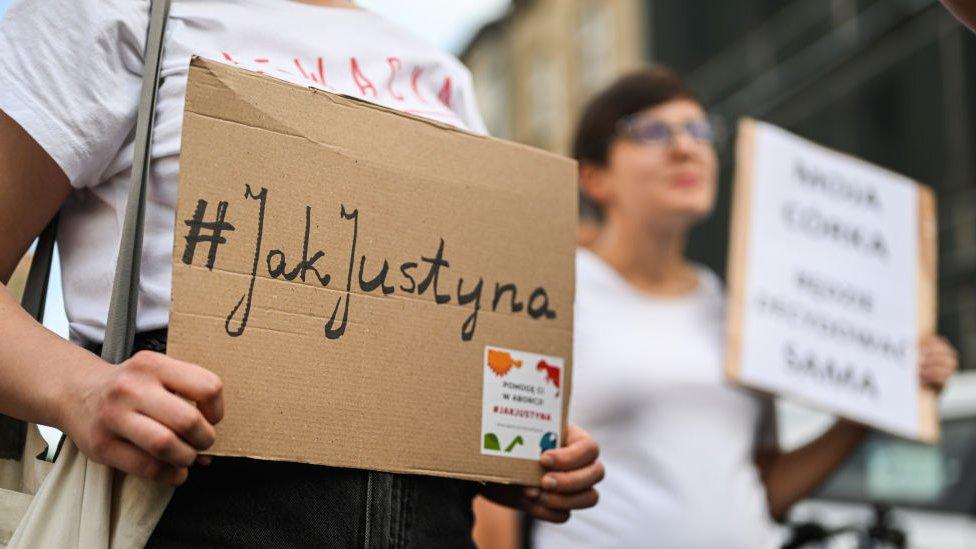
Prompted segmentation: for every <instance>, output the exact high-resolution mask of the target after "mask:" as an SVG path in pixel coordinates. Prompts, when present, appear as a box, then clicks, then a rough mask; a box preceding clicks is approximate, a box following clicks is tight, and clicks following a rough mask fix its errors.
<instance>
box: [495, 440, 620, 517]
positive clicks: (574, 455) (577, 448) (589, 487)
mask: <svg viewBox="0 0 976 549" xmlns="http://www.w3.org/2000/svg"><path fill="white" fill-rule="evenodd" d="M599 457H600V447H599V446H598V445H597V443H596V440H594V438H593V437H592V436H591V435H590V434H589V433H587V432H586V431H584V430H583V429H580V428H579V427H577V426H576V425H574V424H572V423H569V424H568V425H567V426H566V445H565V446H563V447H561V448H556V449H554V450H546V451H545V452H544V453H543V454H542V457H540V458H539V463H540V464H541V465H542V467H543V469H545V470H546V472H545V474H544V475H543V477H542V483H541V484H542V488H541V489H540V488H535V487H525V486H516V485H509V484H494V483H489V484H486V485H485V487H484V488H483V489H482V491H481V494H482V495H483V496H485V497H486V498H488V499H490V500H491V501H493V502H495V503H498V504H500V505H504V506H505V507H510V508H512V509H518V510H520V511H524V512H526V513H528V514H530V515H532V516H533V517H535V518H537V519H539V520H544V521H547V522H566V521H567V520H569V514H570V513H571V512H572V511H575V510H578V509H586V508H589V507H593V506H594V505H596V503H597V501H598V500H599V494H597V491H596V489H595V488H594V486H596V484H597V483H599V482H600V481H601V480H603V475H604V470H603V464H602V463H600V461H598V459H597V458H599Z"/></svg>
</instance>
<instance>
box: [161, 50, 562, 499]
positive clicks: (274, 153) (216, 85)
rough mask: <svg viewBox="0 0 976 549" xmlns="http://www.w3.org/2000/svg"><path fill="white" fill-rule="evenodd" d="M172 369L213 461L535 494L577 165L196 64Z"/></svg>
mask: <svg viewBox="0 0 976 549" xmlns="http://www.w3.org/2000/svg"><path fill="white" fill-rule="evenodd" d="M187 90H188V91H187V102H186V114H185V121H184V127H183V149H182V160H181V174H180V175H181V179H180V189H179V202H178V209H177V219H176V233H175V242H174V252H173V306H172V309H171V311H172V312H171V319H170V341H169V353H170V354H171V355H173V356H175V357H177V358H180V359H183V360H187V361H191V362H194V363H198V364H200V365H202V366H205V367H207V368H210V369H212V370H213V371H215V372H217V373H218V374H219V375H220V376H221V377H222V379H223V380H224V383H225V393H226V399H227V414H226V418H225V419H224V421H223V422H222V423H221V424H220V425H219V427H218V433H219V436H218V442H217V444H216V446H215V447H214V448H213V453H215V454H217V455H233V456H250V457H256V458H262V459H274V460H289V461H301V462H308V463H318V464H325V465H333V466H343V467H356V468H367V469H376V470H385V471H395V472H410V473H423V474H433V475H444V476H452V477H459V478H472V479H480V480H494V481H500V482H519V483H523V484H534V485H537V484H538V482H539V476H540V471H541V469H540V468H539V465H538V462H537V459H538V457H539V455H540V453H541V451H543V450H545V449H547V448H551V447H554V446H556V445H560V444H561V443H562V437H563V428H564V424H565V421H564V420H565V411H566V406H567V405H568V399H569V393H570V368H571V362H572V357H571V352H572V321H573V290H574V284H573V280H574V279H573V267H574V262H573V257H574V240H573V235H574V226H575V222H576V203H575V201H576V166H575V163H574V162H572V161H570V160H567V159H564V158H561V157H558V156H556V155H552V154H548V153H544V152H541V151H537V150H534V149H530V148H528V147H524V146H520V145H515V144H511V143H506V142H503V141H500V140H495V139H491V138H487V137H482V136H476V135H473V134H469V133H466V132H463V131H460V130H456V129H453V128H450V127H448V126H445V125H442V124H438V123H434V122H430V121H426V120H421V119H419V118H413V117H410V116H407V115H403V114H401V113H397V112H394V111H391V110H388V109H384V108H382V107H378V106H375V105H371V104H367V103H364V102H361V101H357V100H354V99H350V98H347V97H343V96H338V95H333V94H328V93H326V92H322V91H319V90H313V89H306V88H302V87H299V86H294V85H291V84H287V83H284V82H281V81H278V80H275V79H273V78H269V77H265V76H260V75H257V74H254V73H250V72H247V71H242V70H239V69H235V68H232V67H228V66H225V65H221V64H219V63H214V62H210V61H206V60H203V59H194V60H193V62H192V66H191V70H190V79H189V84H188V87H187Z"/></svg>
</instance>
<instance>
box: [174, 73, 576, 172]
mask: <svg viewBox="0 0 976 549" xmlns="http://www.w3.org/2000/svg"><path fill="white" fill-rule="evenodd" d="M194 68H197V69H201V70H205V71H207V72H209V73H210V74H211V75H212V76H213V77H214V78H216V79H217V80H220V81H221V83H223V84H224V85H226V83H225V82H224V81H223V80H222V78H221V73H225V74H226V73H238V74H240V75H244V76H247V77H250V78H261V79H266V80H269V81H271V82H273V83H274V84H276V85H279V86H284V87H293V88H297V89H300V90H304V91H306V92H309V93H312V94H314V95H321V96H324V97H325V98H326V99H328V100H330V101H333V102H335V103H337V104H340V105H356V106H362V107H366V108H369V109H373V110H376V111H380V112H383V113H386V114H390V115H393V116H398V117H400V118H406V119H409V120H414V121H416V122H420V123H422V124H426V125H428V126H433V127H435V128H437V129H440V130H446V131H449V132H453V133H457V134H461V135H464V136H466V137H470V138H473V139H481V140H485V141H498V142H501V143H505V144H506V145H512V146H517V147H519V148H522V149H526V150H531V151H534V152H536V153H540V154H542V155H544V156H546V157H549V158H551V159H553V160H556V161H558V162H562V163H566V164H568V165H571V166H573V168H574V169H577V168H576V166H577V161H576V160H575V159H572V158H568V157H566V156H565V155H561V154H557V153H554V152H552V151H547V150H545V149H540V148H538V147H533V146H531V145H526V144H524V143H518V142H515V141H509V140H506V139H500V138H497V137H493V136H491V135H489V134H480V133H475V132H473V131H470V130H466V129H464V128H460V127H458V126H453V125H451V124H447V123H445V122H440V121H437V120H433V119H430V118H424V117H423V116H418V115H415V114H410V113H405V112H402V111H398V110H396V109H392V108H390V107H386V106H384V105H380V104H378V103H372V102H370V101H367V100H365V99H362V98H359V97H354V96H351V95H346V94H342V93H334V92H330V91H326V90H323V89H319V88H315V87H311V86H300V85H298V84H295V83H292V82H289V81H287V80H283V79H281V78H278V77H276V76H274V75H271V74H258V73H257V72H254V71H251V70H248V69H244V68H241V67H232V66H230V65H228V64H226V63H222V62H220V61H217V60H214V59H209V58H207V57H202V56H199V55H193V56H191V58H190V69H191V70H192V69H194ZM230 89H232V88H230ZM234 91H235V92H236V90H234Z"/></svg>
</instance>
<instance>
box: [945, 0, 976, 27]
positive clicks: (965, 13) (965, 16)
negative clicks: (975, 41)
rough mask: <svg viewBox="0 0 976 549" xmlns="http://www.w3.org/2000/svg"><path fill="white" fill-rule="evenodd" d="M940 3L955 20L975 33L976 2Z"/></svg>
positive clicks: (962, 0) (957, 0) (967, 0)
mask: <svg viewBox="0 0 976 549" xmlns="http://www.w3.org/2000/svg"><path fill="white" fill-rule="evenodd" d="M942 3H943V4H944V5H945V7H946V8H948V9H949V11H951V12H952V14H953V15H955V16H956V19H958V20H960V21H962V23H964V24H965V25H966V26H967V27H969V28H970V29H971V30H973V31H976V0H942Z"/></svg>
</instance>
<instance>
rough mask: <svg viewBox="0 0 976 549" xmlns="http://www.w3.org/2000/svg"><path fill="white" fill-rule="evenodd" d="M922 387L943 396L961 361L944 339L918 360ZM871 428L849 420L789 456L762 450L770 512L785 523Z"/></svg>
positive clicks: (925, 347)
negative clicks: (793, 511)
mask: <svg viewBox="0 0 976 549" xmlns="http://www.w3.org/2000/svg"><path fill="white" fill-rule="evenodd" d="M919 362H920V368H919V378H920V381H921V383H922V385H923V386H926V387H929V388H931V389H933V390H935V391H937V392H941V391H942V388H943V387H944V386H945V383H946V382H947V381H948V380H949V378H950V377H952V375H953V374H954V373H955V371H956V369H957V368H958V364H959V360H958V357H957V355H956V350H955V349H954V348H953V347H952V345H950V344H949V343H948V342H947V341H946V340H945V339H943V338H941V337H932V338H929V339H927V340H925V341H924V343H923V344H922V349H921V353H920V356H919ZM868 432H869V430H868V428H867V427H865V426H863V425H860V424H857V423H854V422H851V421H847V420H843V419H842V420H839V421H837V422H836V423H835V424H834V425H833V426H832V427H831V428H830V429H828V430H827V432H825V433H824V434H823V435H821V436H820V437H818V438H817V439H815V440H813V441H812V442H810V443H808V444H806V445H804V446H801V447H800V448H797V449H796V450H793V451H790V452H781V451H779V450H778V449H777V448H775V447H767V449H765V450H763V449H760V450H759V451H757V453H756V465H757V466H758V467H759V472H760V475H761V477H762V480H763V484H764V485H765V487H766V497H767V500H768V502H769V512H770V514H771V515H772V516H773V518H775V519H777V520H782V519H783V518H785V516H786V513H787V511H789V509H790V507H791V506H792V505H793V504H794V503H796V502H798V501H800V500H801V499H803V498H805V497H807V496H808V495H810V493H811V492H813V491H814V490H815V489H816V488H817V487H818V486H820V484H821V483H823V482H824V481H825V480H826V479H827V477H828V476H830V474H831V473H832V472H834V470H835V469H837V467H839V466H840V465H841V463H843V461H844V460H845V459H846V458H847V457H848V456H849V455H850V454H851V453H852V452H853V451H854V450H855V449H856V448H857V446H858V445H859V444H860V443H861V441H862V440H863V439H864V436H865V435H866V434H867V433H868Z"/></svg>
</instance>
